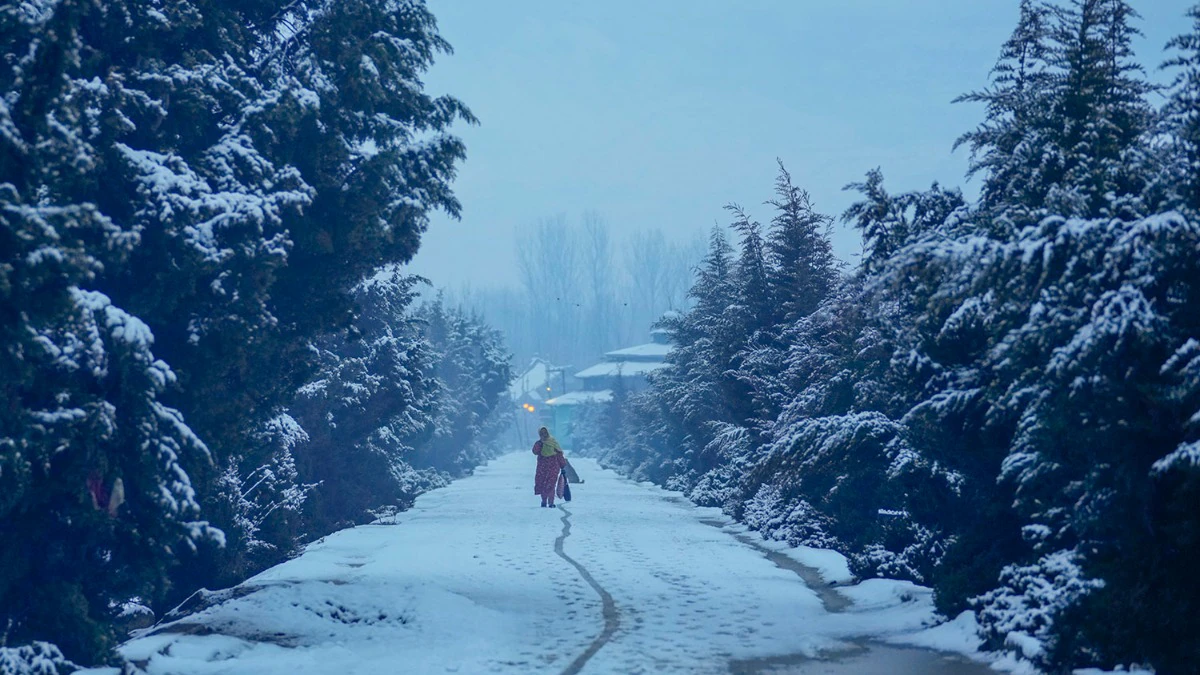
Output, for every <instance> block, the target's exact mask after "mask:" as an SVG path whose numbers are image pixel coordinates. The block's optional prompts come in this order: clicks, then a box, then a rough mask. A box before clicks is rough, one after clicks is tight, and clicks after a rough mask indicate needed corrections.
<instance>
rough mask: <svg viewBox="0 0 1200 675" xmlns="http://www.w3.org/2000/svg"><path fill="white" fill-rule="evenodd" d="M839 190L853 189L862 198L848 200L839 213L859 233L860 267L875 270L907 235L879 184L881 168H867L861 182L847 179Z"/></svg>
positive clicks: (900, 217)
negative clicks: (852, 202)
mask: <svg viewBox="0 0 1200 675" xmlns="http://www.w3.org/2000/svg"><path fill="white" fill-rule="evenodd" d="M842 189H843V190H854V191H855V192H858V193H860V194H861V195H862V196H863V199H862V201H859V202H855V203H854V204H851V205H850V207H849V208H847V209H846V211H845V212H844V213H843V214H842V221H843V222H848V223H852V224H853V225H854V227H855V228H857V229H858V230H859V231H860V232H861V233H862V238H863V248H864V250H865V253H864V255H863V259H862V268H863V270H865V271H867V272H874V271H876V270H877V269H878V268H879V266H880V265H882V264H883V263H884V261H886V260H887V259H888V256H890V255H892V254H893V253H895V252H896V250H897V249H898V248H900V246H901V245H902V244H903V242H904V241H906V240H907V239H908V236H909V231H908V223H907V222H906V221H905V219H904V214H903V212H902V211H901V209H900V208H899V205H898V204H897V203H896V201H895V200H894V199H893V198H892V196H891V195H889V194H888V193H887V190H886V189H884V187H883V172H882V171H881V170H880V169H879V168H874V169H871V170H870V171H868V172H867V179H866V180H865V181H863V182H861V183H850V184H848V185H846V187H844V188H842Z"/></svg>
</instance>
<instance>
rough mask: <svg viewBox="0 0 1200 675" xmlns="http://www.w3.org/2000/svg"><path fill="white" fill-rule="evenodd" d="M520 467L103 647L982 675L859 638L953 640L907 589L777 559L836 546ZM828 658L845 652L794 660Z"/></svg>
mask: <svg viewBox="0 0 1200 675" xmlns="http://www.w3.org/2000/svg"><path fill="white" fill-rule="evenodd" d="M534 462H535V460H534V457H532V456H531V455H530V454H528V452H520V453H513V454H510V455H505V456H503V457H500V458H498V459H496V460H494V461H492V462H491V463H490V464H488V465H487V466H485V467H482V468H480V469H479V470H477V471H476V473H475V475H474V476H471V477H469V478H465V479H463V480H460V481H457V482H455V483H454V484H452V485H450V486H449V487H446V488H443V489H440V490H435V491H433V492H430V493H428V494H425V495H423V496H421V497H420V498H419V499H418V500H417V502H416V505H415V506H414V507H413V508H412V509H411V510H409V511H407V512H405V513H402V514H400V515H399V516H397V517H396V518H395V519H394V522H388V523H376V524H372V525H365V526H361V527H356V528H353V529H349V530H344V531H341V532H337V533H335V534H333V535H330V536H329V537H326V538H325V539H323V540H321V541H319V542H317V543H314V544H313V545H311V546H309V547H308V549H307V550H306V551H305V552H304V554H303V555H301V556H299V557H298V558H296V559H294V560H291V561H289V562H287V563H284V564H282V565H279V566H277V567H274V568H272V569H269V570H267V571H265V572H263V573H262V574H259V575H258V576H255V577H254V578H252V579H250V580H248V581H246V582H245V583H244V584H242V585H241V586H239V587H237V588H235V589H231V591H229V592H226V593H224V594H223V596H222V599H221V600H220V601H218V602H215V603H212V604H211V606H207V607H206V608H204V609H201V610H200V611H198V612H195V613H193V614H190V615H189V616H186V617H185V618H182V619H179V620H177V621H175V622H173V623H169V624H165V625H161V626H158V627H156V628H154V629H151V630H150V631H147V632H146V633H145V634H143V635H142V636H140V637H139V638H137V639H135V640H132V641H131V642H129V643H127V644H126V645H124V646H123V647H122V652H123V653H124V654H125V655H126V656H127V657H128V658H130V659H131V660H133V661H134V662H135V663H138V664H139V665H140V666H142V667H143V668H144V669H145V670H146V671H147V672H149V673H162V674H172V675H192V674H200V673H205V674H208V673H254V674H256V675H257V674H261V675H273V674H280V675H285V674H286V675H302V674H306V673H338V674H339V675H351V674H359V673H361V674H376V673H447V672H459V673H532V672H539V673H540V672H546V673H573V672H583V673H728V672H731V671H734V672H739V673H751V672H772V673H780V672H795V673H802V672H863V673H872V672H879V671H876V670H871V669H866V670H863V669H859V670H854V669H853V663H854V659H862V658H866V657H865V656H864V654H869V655H870V657H871V658H867V659H866V660H865V661H864V663H866V662H872V659H873V662H874V663H875V665H874V666H871V667H872V668H878V667H879V664H878V661H879V658H880V657H883V658H884V661H885V662H887V659H888V658H889V657H887V654H889V653H895V654H902V655H903V656H904V659H903V660H904V662H905V664H906V665H903V666H902V668H903V669H897V668H894V667H892V666H893V665H895V666H897V667H899V663H898V662H895V663H892V664H889V665H888V667H887V668H886V670H885V671H883V672H888V673H903V672H910V673H945V674H949V673H955V674H958V673H975V672H981V673H982V672H989V671H987V669H986V668H984V667H982V666H980V665H977V664H971V663H966V662H965V661H963V660H961V659H948V658H946V657H943V656H941V655H938V654H935V653H933V652H925V651H912V650H903V651H900V650H895V651H894V652H889V651H888V650H885V649H884V648H873V647H871V646H870V644H867V647H866V648H867V649H868V650H870V649H874V650H875V651H874V652H870V651H868V652H864V647H863V645H864V644H866V643H864V642H863V639H864V638H865V639H870V640H873V641H879V640H888V641H892V642H901V643H912V644H936V645H941V646H945V647H951V648H953V647H956V646H957V647H959V648H962V649H968V648H969V647H970V640H969V639H968V638H967V637H965V635H964V630H962V628H963V626H961V625H955V624H951V625H950V626H943V627H941V628H938V629H934V630H933V631H922V629H923V628H924V627H925V626H926V625H927V624H928V623H930V622H931V621H932V619H933V614H932V607H931V603H930V601H929V593H928V591H927V590H925V589H922V588H920V587H917V586H913V585H911V584H906V583H902V582H891V581H884V580H872V581H867V582H864V583H861V584H857V585H853V586H844V587H840V588H838V589H837V593H839V594H840V595H829V594H828V591H825V593H824V597H822V596H821V595H818V593H816V592H814V591H813V590H812V589H811V588H809V586H808V585H806V584H805V583H804V581H803V579H802V578H801V577H800V576H799V575H798V574H797V570H799V571H804V570H801V569H799V566H798V564H797V563H795V562H792V559H796V560H799V561H802V562H804V563H808V564H812V565H815V566H817V567H818V568H819V569H820V571H821V572H822V573H823V575H824V576H825V577H826V578H827V579H834V580H838V579H841V580H845V577H846V576H847V572H846V571H845V568H844V562H843V561H842V560H841V559H840V557H838V556H837V555H836V554H831V553H829V552H820V551H812V550H809V551H796V550H783V549H784V547H780V546H774V547H772V548H774V549H775V550H774V551H772V552H771V556H772V558H773V559H774V560H775V562H772V559H769V558H768V557H767V555H765V554H764V553H765V551H764V550H763V548H761V547H762V546H765V545H751V544H748V543H747V542H748V541H750V542H752V541H753V540H752V539H751V538H750V537H749V536H747V535H746V534H745V531H744V530H742V529H740V528H739V527H738V526H736V525H733V524H731V523H729V521H728V520H727V519H726V518H725V517H724V516H722V515H721V514H720V513H719V512H717V511H716V510H714V509H698V508H696V507H694V506H692V505H691V504H689V503H687V502H686V501H684V500H682V499H681V498H679V496H678V495H677V494H676V493H672V492H668V491H665V490H662V489H659V488H657V487H654V486H650V485H648V484H635V483H633V482H631V481H628V480H625V479H622V478H620V477H619V476H617V475H616V474H614V473H612V472H609V471H604V470H601V469H600V468H599V467H598V466H597V465H596V464H595V463H594V462H591V461H589V460H585V459H575V460H572V463H573V464H574V465H575V466H576V467H577V468H578V470H579V472H580V474H581V475H582V477H583V478H584V479H585V481H586V483H584V484H581V485H576V486H574V488H575V490H574V491H575V500H574V501H573V502H571V503H570V504H568V505H566V508H565V509H554V510H551V509H543V508H540V507H539V506H538V500H537V498H536V497H534V496H533V494H532V481H533V465H534ZM784 556H787V557H786V558H785V557H784ZM777 563H780V564H777ZM784 563H787V564H784ZM781 565H782V566H781ZM810 578H811V574H810ZM831 600H833V602H831ZM845 600H849V603H848V606H845V607H844V608H843V606H844V605H847V603H846V602H845ZM838 601H840V602H838ZM205 604H208V603H205ZM830 610H841V611H830ZM959 623H961V622H959ZM831 654H847V655H849V656H847V657H845V658H843V659H842V660H841V661H840V662H839V661H837V660H834V661H833V662H814V661H809V660H807V659H805V658H804V657H806V656H807V657H815V656H821V655H824V656H825V657H829V655H831ZM839 663H840V665H839ZM830 668H841V669H838V670H829V669H830ZM97 672H99V671H97Z"/></svg>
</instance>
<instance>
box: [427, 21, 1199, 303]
mask: <svg viewBox="0 0 1200 675" xmlns="http://www.w3.org/2000/svg"><path fill="white" fill-rule="evenodd" d="M1192 2H1193V0H1152V1H1148V0H1143V1H1142V2H1136V1H1135V2H1134V3H1133V4H1134V6H1135V7H1136V8H1137V9H1138V11H1139V12H1141V14H1142V17H1143V18H1142V21H1141V22H1140V24H1139V27H1140V28H1141V30H1142V31H1143V33H1144V34H1145V36H1144V38H1143V39H1141V40H1139V41H1138V43H1137V48H1138V57H1139V60H1140V61H1141V62H1142V64H1143V65H1144V66H1145V67H1146V69H1147V71H1148V73H1149V74H1150V75H1151V77H1152V78H1154V79H1156V80H1161V79H1163V78H1164V77H1165V75H1164V74H1162V73H1161V72H1160V71H1159V70H1158V65H1159V64H1160V63H1161V62H1162V61H1163V58H1164V57H1163V52H1162V47H1163V45H1164V44H1165V42H1166V41H1167V40H1168V39H1169V38H1170V37H1172V36H1174V35H1175V34H1177V33H1180V32H1183V31H1184V30H1185V29H1186V27H1187V25H1188V22H1187V20H1186V18H1185V17H1184V12H1185V11H1186V9H1187V7H1188V6H1189V5H1190V4H1191V3H1192ZM429 6H430V8H431V9H432V10H433V11H434V13H435V14H436V16H437V18H438V22H439V26H440V29H441V32H442V35H443V36H444V37H445V38H446V39H447V40H449V41H450V43H451V44H452V45H453V46H454V49H455V53H454V54H453V55H451V56H442V57H441V58H440V60H439V62H438V64H437V65H435V67H434V69H433V71H432V72H431V73H430V74H429V77H428V78H427V80H426V83H427V86H428V89H429V91H430V92H431V93H436V94H442V93H449V94H453V95H455V96H457V97H459V98H460V99H462V100H463V101H464V102H465V103H466V104H467V105H468V107H470V108H471V110H472V111H473V112H474V113H475V115H476V116H477V117H479V119H480V121H481V125H480V126H478V127H468V126H466V125H459V127H458V133H460V134H461V135H462V137H463V138H464V140H465V141H466V143H467V151H468V158H467V161H466V163H465V164H464V165H463V166H462V169H461V171H460V174H459V178H458V180H457V181H456V183H455V190H456V193H457V195H458V197H459V199H460V200H461V201H462V203H463V214H462V220H461V221H454V220H452V219H450V218H448V217H445V216H444V215H442V214H438V215H436V216H435V217H434V222H433V224H432V226H431V228H430V231H429V232H428V233H427V234H426V235H425V237H424V239H423V242H422V245H421V250H420V252H419V253H418V254H417V257H416V259H415V260H414V261H413V264H412V270H413V271H414V272H416V273H419V274H423V275H425V276H428V277H430V278H431V279H432V280H433V281H434V283H435V284H437V285H439V286H451V287H456V286H459V285H461V284H464V283H467V284H471V285H474V286H477V287H479V286H482V287H489V286H494V285H510V284H513V285H515V284H516V283H517V276H516V272H515V270H514V266H515V260H516V256H515V253H514V241H515V240H516V238H518V237H520V236H521V233H522V231H523V230H527V229H528V228H529V227H530V226H531V225H532V224H533V223H535V222H537V220H538V219H540V218H546V217H552V216H554V215H556V214H566V215H567V216H568V218H570V219H571V220H573V221H577V220H578V218H579V216H580V214H581V213H582V212H583V211H585V210H595V211H598V212H600V213H601V214H603V215H604V217H605V218H606V220H607V221H608V222H609V224H610V225H611V227H612V229H613V234H614V235H615V236H616V237H621V236H623V235H625V234H627V233H629V232H632V231H635V230H638V229H644V228H650V227H661V228H662V229H663V231H664V232H665V233H666V235H667V236H668V238H673V239H683V238H690V237H692V236H694V235H695V233H702V234H703V233H707V231H708V230H709V229H710V228H711V227H712V225H713V224H714V223H720V224H722V225H724V224H727V223H728V222H729V219H728V218H727V216H726V214H725V212H724V211H723V209H722V207H723V206H724V205H725V204H726V203H728V202H738V203H740V204H742V205H743V206H745V207H747V208H748V210H749V211H750V212H751V215H753V216H755V217H756V218H758V219H759V220H760V221H763V222H765V221H767V220H768V219H769V218H770V211H769V208H768V207H764V206H763V205H762V202H763V201H764V200H766V199H768V198H770V197H771V196H772V195H771V188H772V184H773V181H774V177H775V173H776V164H775V158H776V157H779V158H780V159H782V160H783V161H784V163H785V164H786V165H787V167H788V169H789V170H790V171H791V173H792V177H793V179H794V181H795V182H796V184H797V185H799V186H801V187H804V188H805V189H807V190H808V191H809V192H810V194H811V195H812V197H813V201H814V203H815V205H816V207H817V209H818V210H819V211H821V212H823V213H827V214H830V215H834V216H837V215H840V213H841V212H842V210H844V209H845V208H846V207H847V206H848V205H849V204H850V202H851V201H853V199H854V196H853V195H852V194H850V193H847V192H843V191H842V189H841V188H842V186H844V185H845V184H846V183H849V182H851V181H858V180H861V179H862V178H863V175H864V174H865V173H866V171H867V170H868V169H871V168H873V167H875V166H881V167H882V168H883V172H884V176H885V178H886V185H887V188H888V190H889V191H890V192H900V191H905V190H912V189H922V188H926V187H928V186H929V185H930V183H931V182H933V181H935V180H936V181H939V182H941V183H942V184H943V185H946V186H963V187H964V190H965V192H966V193H967V195H968V196H969V197H972V196H974V194H975V191H974V189H973V188H972V186H970V185H968V184H967V183H966V181H965V178H964V174H965V171H966V166H967V152H966V150H965V149H961V148H960V149H959V150H958V151H957V152H953V153H952V152H951V148H952V146H953V143H954V140H955V138H957V137H958V135H960V134H961V133H963V132H964V131H967V130H969V129H971V128H972V127H973V126H975V125H976V124H978V122H979V121H980V120H981V117H982V109H981V107H979V106H976V105H967V104H955V105H952V104H951V103H950V101H951V100H952V99H953V98H954V97H956V96H957V95H959V94H961V93H964V92H966V91H969V90H973V89H980V88H983V87H984V86H985V85H986V84H987V76H988V72H989V70H990V69H991V67H992V66H993V64H994V63H995V60H996V56H997V54H998V53H999V49H1000V45H1001V43H1002V42H1003V41H1004V40H1005V39H1006V38H1007V37H1008V35H1009V33H1010V32H1011V31H1012V28H1013V26H1014V24H1015V22H1016V16H1017V2H1016V0H1011V1H1002V0H977V1H972V2H962V1H961V0H918V1H911V0H906V1H905V2H892V1H890V0H853V1H846V0H840V1H838V2H833V1H817V0H750V1H748V2H745V3H734V2H731V1H729V0H703V1H700V0H688V1H687V2H685V1H684V0H640V1H638V2H631V1H629V0H602V1H596V2H578V3H576V2H562V0H519V1H518V2H513V3H500V2H493V1H492V0H430V1H429ZM833 241H834V249H835V252H836V253H837V254H838V256H839V257H841V258H842V259H844V260H847V261H850V262H851V263H853V262H854V261H855V260H856V259H857V255H858V253H859V251H860V247H861V244H860V241H859V237H858V235H857V232H855V231H854V230H852V229H851V228H849V227H848V226H844V225H842V224H840V222H839V223H838V224H837V225H835V227H834V231H833Z"/></svg>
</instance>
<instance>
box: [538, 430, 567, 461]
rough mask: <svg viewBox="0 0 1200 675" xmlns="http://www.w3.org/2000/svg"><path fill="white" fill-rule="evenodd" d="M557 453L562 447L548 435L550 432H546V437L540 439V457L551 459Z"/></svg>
mask: <svg viewBox="0 0 1200 675" xmlns="http://www.w3.org/2000/svg"><path fill="white" fill-rule="evenodd" d="M558 452H562V446H561V445H559V444H558V441H557V440H555V438H554V437H553V436H551V435H550V432H546V437H545V438H543V439H542V457H553V456H554V454H555V453H558Z"/></svg>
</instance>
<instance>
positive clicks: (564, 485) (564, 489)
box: [554, 468, 571, 502]
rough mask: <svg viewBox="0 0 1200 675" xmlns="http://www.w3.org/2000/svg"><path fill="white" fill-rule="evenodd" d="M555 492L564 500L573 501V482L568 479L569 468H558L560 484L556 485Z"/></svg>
mask: <svg viewBox="0 0 1200 675" xmlns="http://www.w3.org/2000/svg"><path fill="white" fill-rule="evenodd" d="M554 494H556V495H558V498H559V499H561V500H563V501H564V502H569V501H571V483H570V481H568V480H567V470H566V469H565V468H563V469H559V470H558V485H555V486H554Z"/></svg>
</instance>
